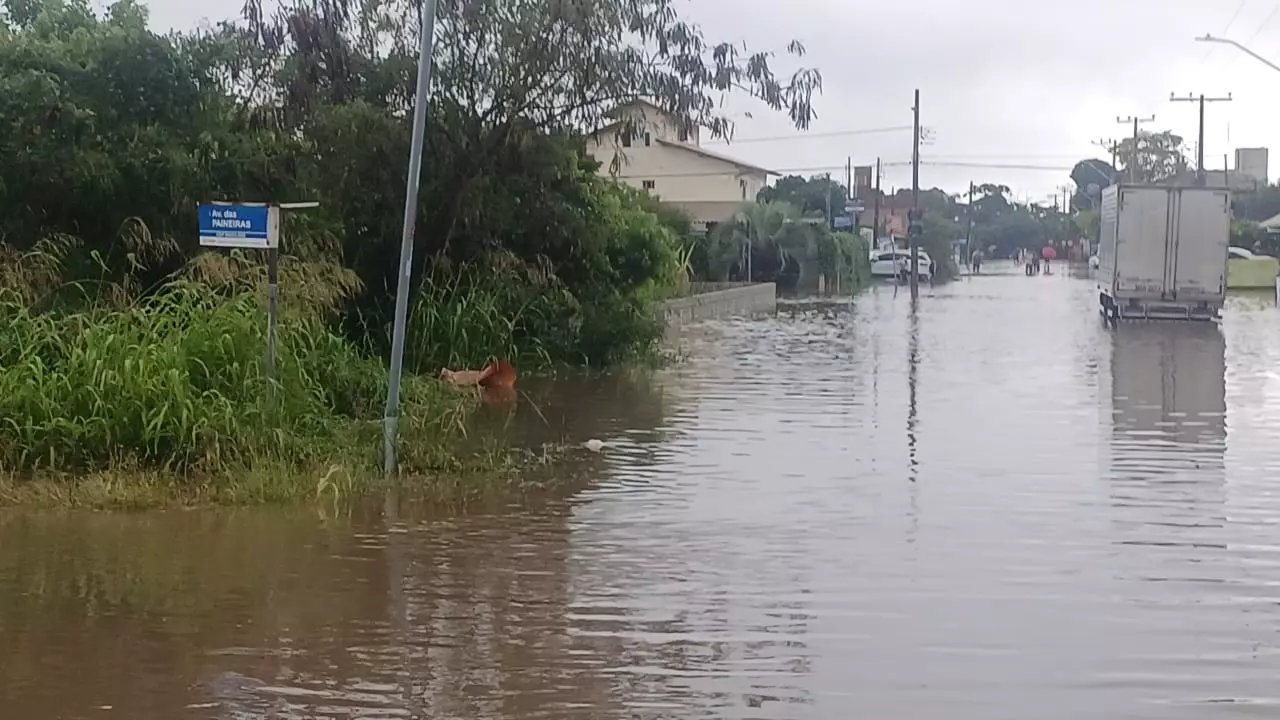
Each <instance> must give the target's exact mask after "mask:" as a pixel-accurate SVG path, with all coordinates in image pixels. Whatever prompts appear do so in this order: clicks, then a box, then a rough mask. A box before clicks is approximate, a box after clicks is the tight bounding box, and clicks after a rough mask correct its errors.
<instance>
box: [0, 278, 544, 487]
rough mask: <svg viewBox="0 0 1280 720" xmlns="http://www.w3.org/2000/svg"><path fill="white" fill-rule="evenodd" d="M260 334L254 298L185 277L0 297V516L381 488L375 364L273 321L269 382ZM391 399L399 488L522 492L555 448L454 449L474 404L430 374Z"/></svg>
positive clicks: (298, 320) (339, 341) (320, 334)
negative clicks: (75, 305) (396, 421)
mask: <svg viewBox="0 0 1280 720" xmlns="http://www.w3.org/2000/svg"><path fill="white" fill-rule="evenodd" d="M265 334H266V330H265V317H264V313H263V310H262V306H261V299H260V296H259V295H258V294H257V293H256V292H254V291H253V290H251V289H250V290H245V289H241V290H239V291H236V292H231V293H228V294H224V295H219V294H218V293H216V292H214V291H213V290H211V288H210V287H208V286H204V285H199V284H193V283H186V282H182V283H176V284H174V285H173V286H172V287H169V288H167V289H166V290H165V291H164V292H162V293H160V294H157V295H154V296H150V297H147V298H145V299H143V300H140V301H138V302H137V303H136V304H133V305H130V306H127V307H114V308H98V309H90V310H85V311H79V312H46V313H38V312H34V311H32V310H31V309H30V306H29V305H28V304H27V303H26V302H24V301H23V300H22V299H20V298H19V297H17V296H16V295H8V296H0V505H3V504H33V505H72V506H89V507H117V508H141V507H153V506H157V505H165V504H174V503H179V504H189V503H219V504H248V503H262V502H277V501H285V500H297V499H311V500H316V501H331V500H335V499H339V498H342V497H347V496H352V495H356V494H359V493H361V492H364V491H368V490H373V489H376V488H378V487H380V486H382V485H383V484H384V483H385V481H384V479H383V476H382V472H381V463H382V455H381V447H382V443H381V433H382V422H381V416H382V405H383V402H384V399H385V396H386V376H387V372H386V368H385V366H384V365H383V363H382V362H381V361H380V360H378V359H377V358H374V357H370V356H367V355H365V354H363V353H361V352H360V351H359V350H358V349H357V348H356V347H355V346H354V345H352V344H350V343H349V342H347V341H346V340H345V339H344V338H342V337H340V336H338V335H336V334H334V333H333V332H331V331H330V330H328V329H327V328H326V326H325V325H324V323H323V322H322V321H320V320H319V319H317V318H315V317H310V316H307V315H288V316H285V317H283V318H282V319H281V322H280V323H279V342H278V355H277V357H278V359H277V368H278V377H277V378H276V379H274V380H273V379H271V378H269V377H268V376H267V374H266V371H265V365H264V362H263V358H264V352H265V347H266V337H265ZM476 342H477V347H480V346H481V345H482V343H483V342H486V341H483V340H477V341H476ZM477 352H478V350H477ZM402 403H403V404H402V410H401V420H400V434H399V444H398V455H399V461H400V478H401V486H402V487H408V488H410V489H411V490H416V491H420V492H422V493H423V494H425V495H427V496H431V497H435V498H437V499H440V500H448V501H467V500H468V499H473V498H477V497H481V496H484V495H486V494H489V493H493V492H499V493H508V492H514V491H522V490H527V489H530V488H532V487H534V486H535V485H538V484H539V483H538V481H534V480H530V479H528V477H526V473H525V472H524V470H525V469H527V468H529V467H533V466H538V465H541V464H546V463H547V462H549V460H548V458H550V457H552V456H554V455H555V454H556V452H555V451H547V452H545V453H541V454H536V455H530V454H529V453H527V452H520V451H515V450H511V449H505V448H498V447H488V448H482V449H481V450H479V451H476V450H462V449H461V445H460V440H461V439H462V438H463V436H464V434H465V431H466V419H467V417H468V416H469V415H470V413H471V412H472V410H473V409H474V408H475V407H476V406H477V405H478V398H477V397H476V396H475V395H474V394H473V393H467V392H460V391H458V390H456V389H454V388H451V387H448V386H446V385H444V384H443V383H440V382H438V381H437V380H435V379H434V378H430V377H419V376H413V375H409V376H406V378H405V382H404V384H403V394H402ZM535 474H536V473H535ZM533 475H534V474H529V477H532V476H533Z"/></svg>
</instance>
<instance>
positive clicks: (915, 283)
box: [907, 89, 924, 300]
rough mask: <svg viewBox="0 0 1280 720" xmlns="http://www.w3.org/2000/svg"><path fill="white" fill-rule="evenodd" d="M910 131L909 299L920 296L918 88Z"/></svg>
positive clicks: (920, 230) (920, 232)
mask: <svg viewBox="0 0 1280 720" xmlns="http://www.w3.org/2000/svg"><path fill="white" fill-rule="evenodd" d="M911 115H912V123H911V124H912V126H913V127H914V131H913V132H912V142H911V217H910V223H909V225H908V228H907V240H908V242H907V252H908V253H910V254H911V277H910V278H909V282H910V283H911V299H912V300H915V299H917V298H919V297H920V278H919V277H918V275H919V272H920V258H919V257H918V256H917V255H916V252H917V251H916V245H917V243H919V242H920V235H921V234H922V233H923V232H924V228H923V227H922V226H921V224H920V90H919V89H917V90H916V93H915V103H914V104H913V105H912V107H911Z"/></svg>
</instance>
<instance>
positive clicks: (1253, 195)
mask: <svg viewBox="0 0 1280 720" xmlns="http://www.w3.org/2000/svg"><path fill="white" fill-rule="evenodd" d="M1232 205H1233V209H1234V211H1235V216H1236V217H1238V218H1241V219H1244V220H1253V221H1256V222H1262V221H1263V220H1269V219H1271V218H1273V217H1275V216H1276V215H1280V186H1276V185H1264V186H1262V187H1259V188H1258V189H1256V190H1252V191H1249V192H1240V193H1233V194H1232Z"/></svg>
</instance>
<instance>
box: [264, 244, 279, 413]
mask: <svg viewBox="0 0 1280 720" xmlns="http://www.w3.org/2000/svg"><path fill="white" fill-rule="evenodd" d="M279 287H280V248H278V247H273V248H267V378H268V379H270V380H271V381H272V382H275V379H276V298H277V297H278V296H279ZM273 392H274V390H273Z"/></svg>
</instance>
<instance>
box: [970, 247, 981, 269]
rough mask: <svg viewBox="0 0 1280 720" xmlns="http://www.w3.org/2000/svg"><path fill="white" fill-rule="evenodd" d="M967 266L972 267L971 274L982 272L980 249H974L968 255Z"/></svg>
mask: <svg viewBox="0 0 1280 720" xmlns="http://www.w3.org/2000/svg"><path fill="white" fill-rule="evenodd" d="M969 267H970V268H972V269H973V274H974V275H977V274H979V273H981V272H982V251H981V250H974V251H973V255H971V256H969Z"/></svg>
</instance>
